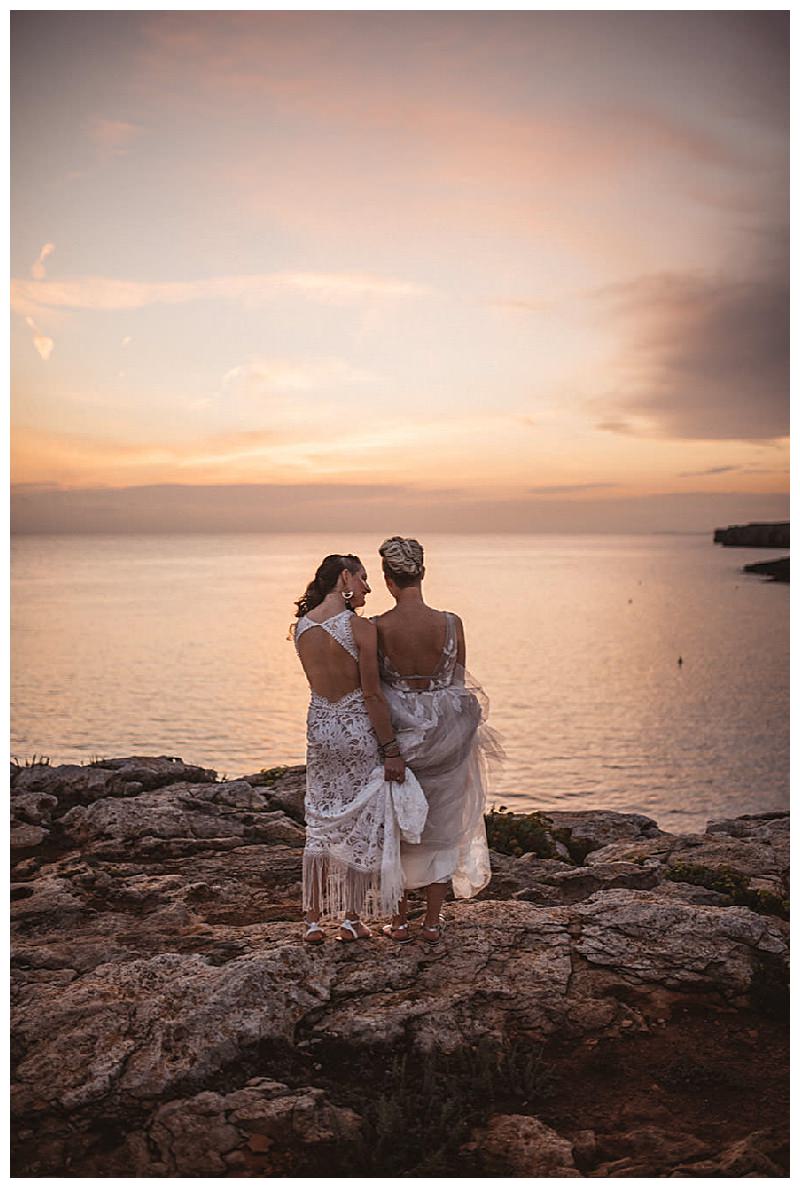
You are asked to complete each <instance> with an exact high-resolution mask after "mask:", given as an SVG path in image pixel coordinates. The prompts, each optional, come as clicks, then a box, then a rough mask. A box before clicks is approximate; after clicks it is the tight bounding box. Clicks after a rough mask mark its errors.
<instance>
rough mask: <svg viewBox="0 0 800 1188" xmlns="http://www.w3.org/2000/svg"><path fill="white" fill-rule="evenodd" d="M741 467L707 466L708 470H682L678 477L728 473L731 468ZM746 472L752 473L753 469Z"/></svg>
mask: <svg viewBox="0 0 800 1188" xmlns="http://www.w3.org/2000/svg"><path fill="white" fill-rule="evenodd" d="M741 469H742V467H741V466H709V468H708V470H682V471H681V472H680V474H679V475H678V478H702V477H703V476H704V475H707V474H729V473H730V472H731V471H732V470H741ZM748 473H750V474H752V473H753V471H749V472H748Z"/></svg>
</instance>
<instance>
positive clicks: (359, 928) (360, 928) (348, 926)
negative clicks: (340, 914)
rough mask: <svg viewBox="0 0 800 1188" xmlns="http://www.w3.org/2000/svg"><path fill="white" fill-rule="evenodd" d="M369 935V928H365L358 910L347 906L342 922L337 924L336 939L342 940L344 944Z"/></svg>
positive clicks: (370, 933)
mask: <svg viewBox="0 0 800 1188" xmlns="http://www.w3.org/2000/svg"><path fill="white" fill-rule="evenodd" d="M371 936H372V932H371V930H370V929H369V928H367V926H366V924H365V923H364V921H363V920H362V919H361V917H360V916H359V914H358V912H354V911H352V910H351V909H350V908H348V909H347V911H346V912H345V914H344V920H343V922H342V923H341V924H340V925H339V936H338V939H339V940H340V941H344V942H345V944H350V942H351V941H355V940H367V939H368V938H369V937H371Z"/></svg>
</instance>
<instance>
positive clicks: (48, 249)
mask: <svg viewBox="0 0 800 1188" xmlns="http://www.w3.org/2000/svg"><path fill="white" fill-rule="evenodd" d="M55 250H56V245H55V244H54V243H46V244H44V246H43V247H42V250H41V251H40V252H39V255H38V258H37V259H36V260H35V261H34V263H33V265H32V266H31V276H32V277H34V279H35V280H44V278H45V267H44V262H45V260H46V259H47V257H48V256H51V255H52V254H53V252H54V251H55Z"/></svg>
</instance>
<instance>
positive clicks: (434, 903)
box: [422, 883, 449, 941]
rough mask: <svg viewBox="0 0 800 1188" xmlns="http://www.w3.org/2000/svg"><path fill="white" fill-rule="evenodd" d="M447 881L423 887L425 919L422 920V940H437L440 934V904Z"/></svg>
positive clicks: (445, 892)
mask: <svg viewBox="0 0 800 1188" xmlns="http://www.w3.org/2000/svg"><path fill="white" fill-rule="evenodd" d="M448 885H449V884H448V883H429V884H428V886H427V887H426V888H425V899H426V903H427V906H426V909H425V919H424V920H423V922H422V938H423V940H429V941H437V940H438V939H439V937H440V936H441V924H440V919H441V912H442V904H443V903H444V899H445V896H446V895H447V889H448Z"/></svg>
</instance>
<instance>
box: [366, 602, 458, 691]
mask: <svg viewBox="0 0 800 1188" xmlns="http://www.w3.org/2000/svg"><path fill="white" fill-rule="evenodd" d="M454 617H455V619H456V628H457V635H456V638H457V643H458V652H457V657H456V658H457V662H458V663H459V664H464V662H465V651H466V649H465V644H464V629H463V627H462V625H461V620H460V619H459V618H458V617H457V616H454ZM375 624H376V626H377V628H378V640H379V642H380V648H381V651H382V652H383V654H384V656H385V657H386V658H387V660H388V661H389V663H390V664H391V665H392V667H393V668H394V670H395V671H396V672H397V673H398V674H399V675H400V676H403V677H408V678H410V679H409V681H408V683H409V685H410V686H411V688H414V689H426V688H427V687H428V684H429V679H428V678H430V677H431V676H432V675H433V673H434V672H435V671H436V667H437V665H438V664H439V661H440V660H441V658H442V651H443V649H444V646H445V641H446V639H447V616H446V615H445V613H444V611H439V610H434V609H433V607H430V606H426V605H425V603H424V602H418V601H415V602H413V603H409V604H407V605H398V606H396V607H395V608H394V609H393V610H390V611H387V612H386V613H385V614H383V615H380V617H379V618H377V619H376V620H375Z"/></svg>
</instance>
